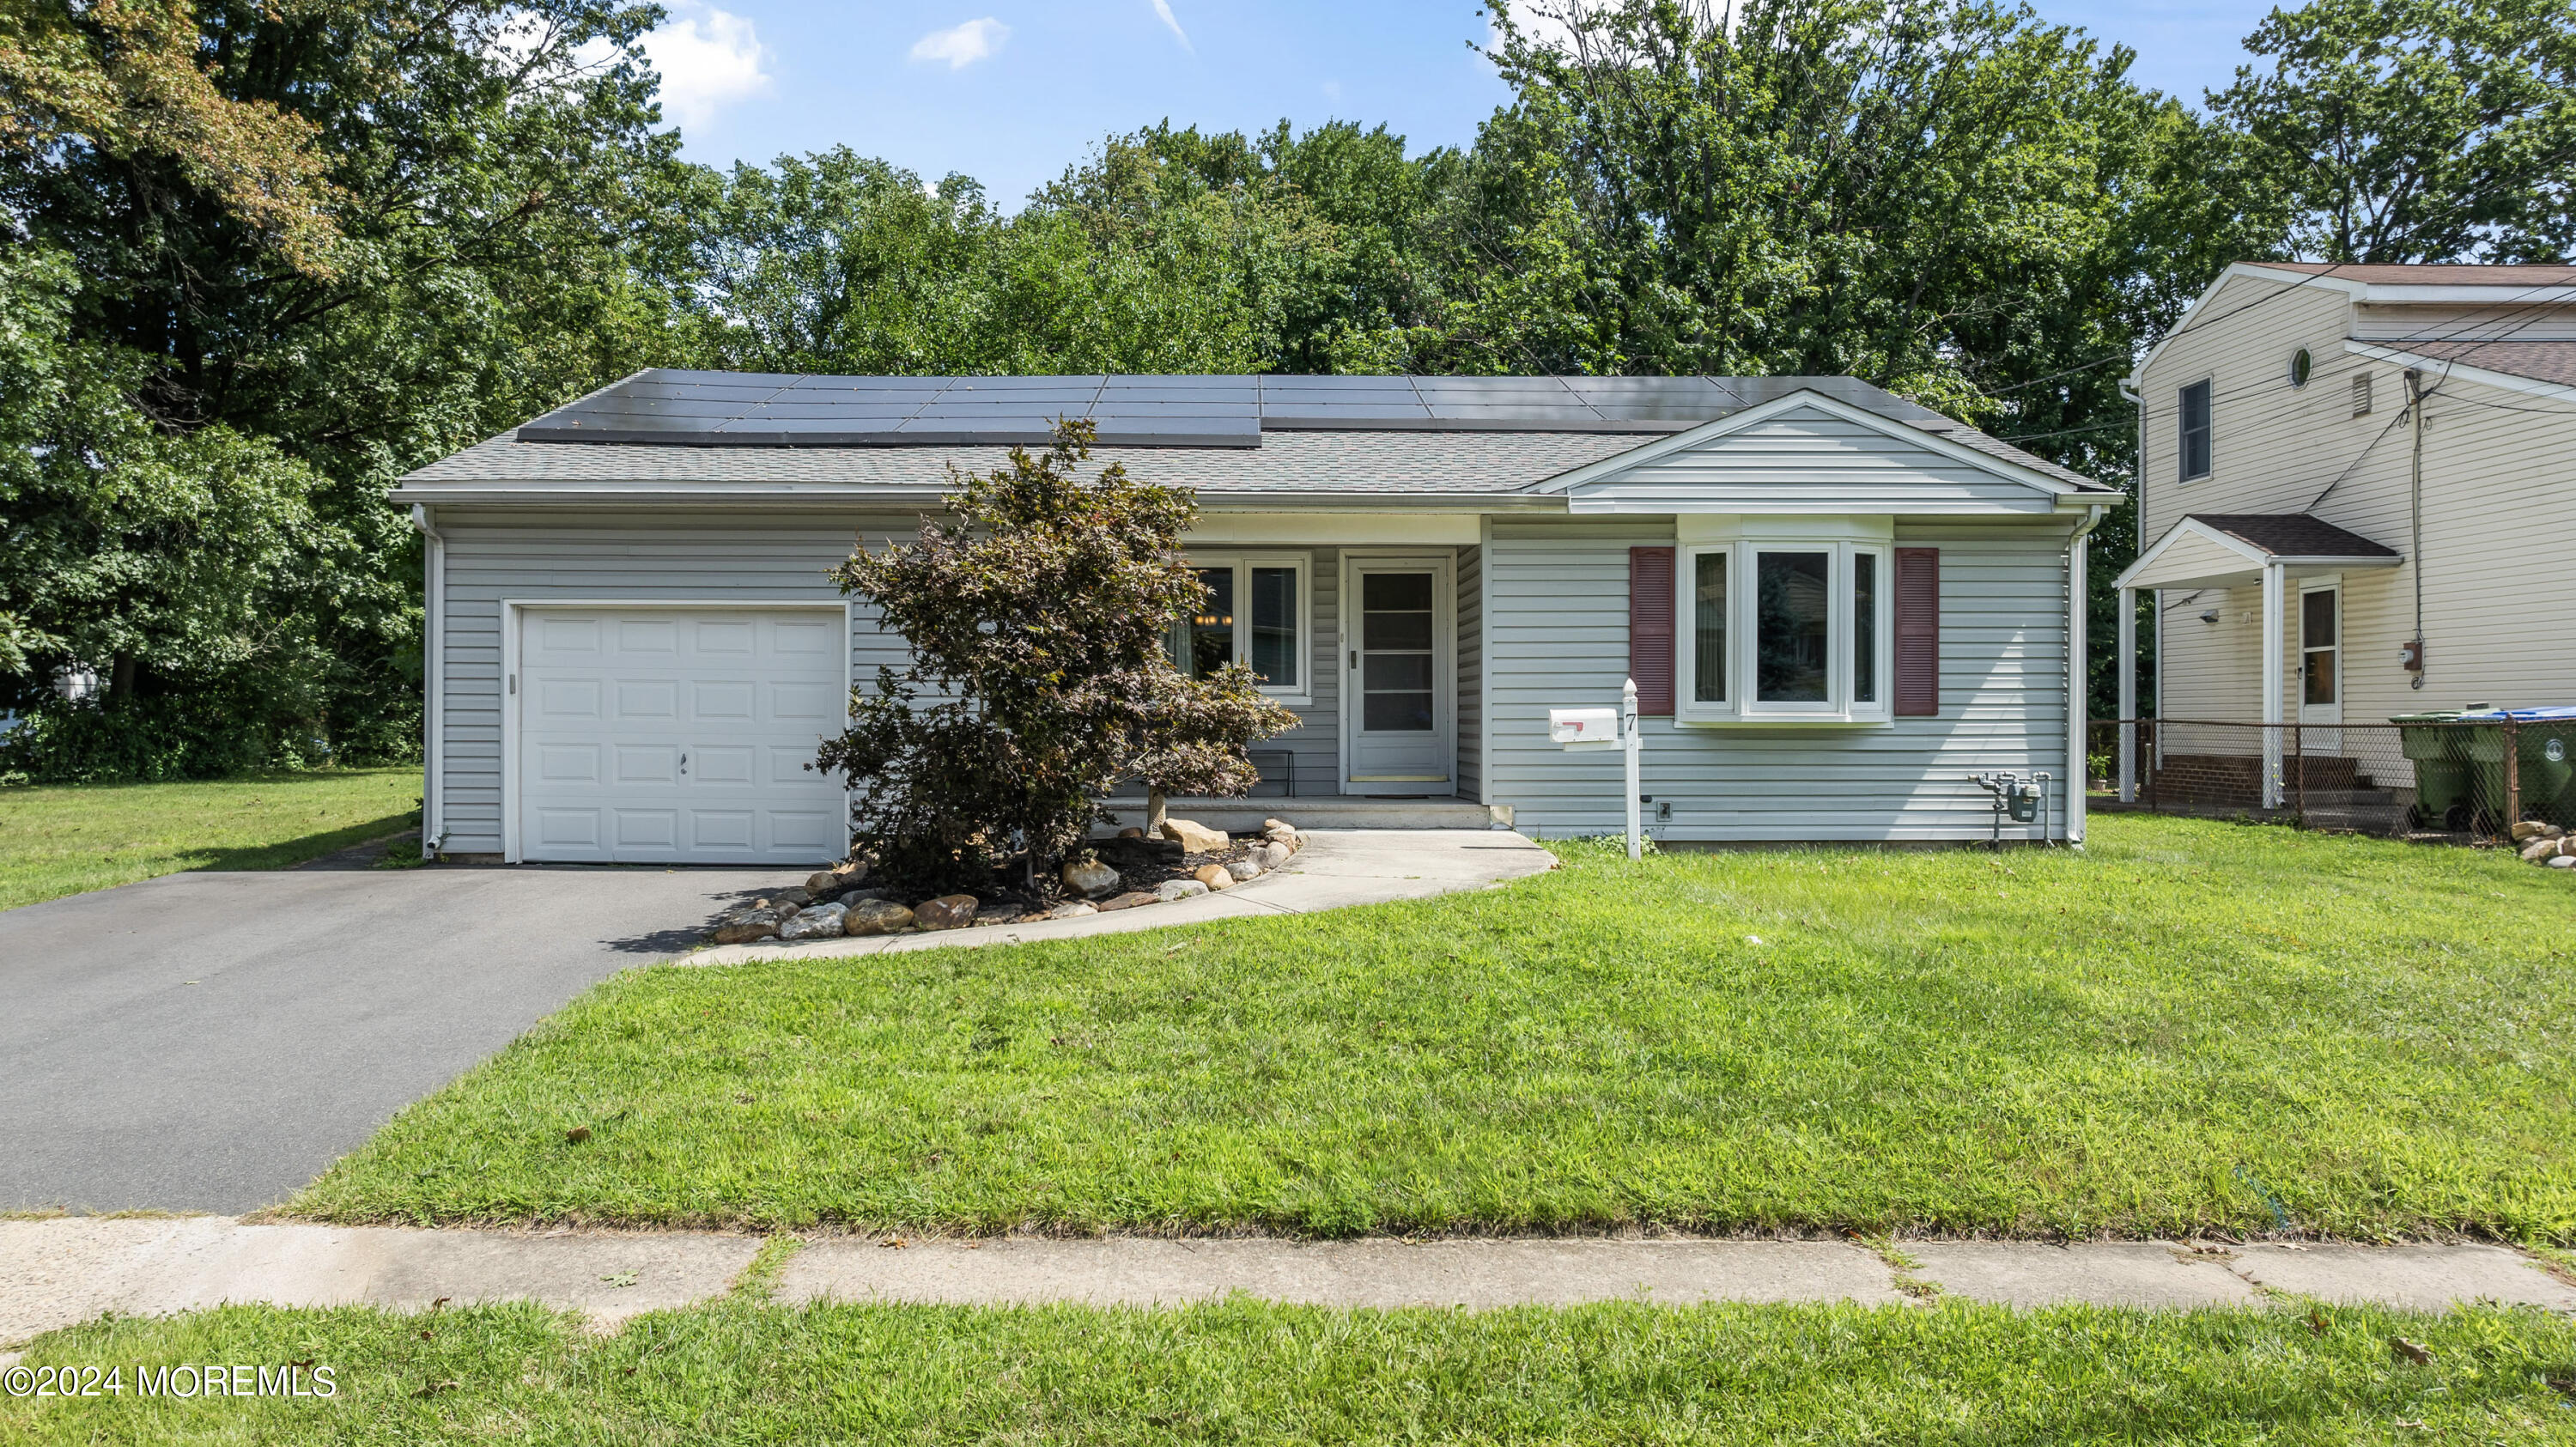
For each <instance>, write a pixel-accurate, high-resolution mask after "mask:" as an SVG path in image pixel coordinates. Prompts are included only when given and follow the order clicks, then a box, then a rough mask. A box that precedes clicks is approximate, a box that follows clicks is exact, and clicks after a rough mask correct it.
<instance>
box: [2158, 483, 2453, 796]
mask: <svg viewBox="0 0 2576 1447" xmlns="http://www.w3.org/2000/svg"><path fill="white" fill-rule="evenodd" d="M2402 561H2404V559H2403V558H2402V557H2401V556H2400V555H2399V553H2398V551H2397V550H2396V549H2395V548H2392V547H2388V546H2386V545H2385V544H2382V543H2375V542H2372V541H2371V540H2370V539H2368V538H2365V537H2363V536H2362V535H2361V534H2359V533H2356V532H2353V531H2351V530H2349V529H2346V528H2340V527H2337V526H2335V525H2334V524H2333V523H2330V522H2327V521H2325V520H2324V519H2323V518H2319V517H2314V516H2311V515H2310V514H2307V513H2194V514H2190V515H2188V516H2186V517H2184V518H2183V520H2182V521H2180V522H2178V523H2176V524H2174V525H2173V528H2172V530H2171V531H2169V532H2167V533H2166V534H2165V535H2164V536H2163V537H2161V538H2158V539H2157V540H2156V542H2155V545H2154V546H2153V547H2150V548H2148V549H2147V550H2146V552H2144V553H2142V554H2140V555H2139V557H2138V560H2137V561H2136V562H2134V563H2131V564H2130V565H2129V567H2128V569H2127V571H2125V572H2123V573H2121V574H2120V577H2119V583H2118V586H2119V590H2120V610H2119V616H2120V642H2119V652H2120V661H2119V679H2120V717H2121V718H2123V719H2128V718H2134V717H2135V716H2136V715H2137V711H2138V683H2137V679H2138V611H2137V602H2138V590H2139V589H2141V588H2146V589H2153V590H2157V591H2170V590H2177V589H2190V588H2212V589H2215V588H2249V587H2253V586H2255V585H2257V584H2260V585H2261V586H2262V589H2263V655H2262V669H2263V723H2264V724H2265V725H2266V727H2265V728H2264V730H2263V805H2264V807H2265V808H2277V807H2279V806H2280V803H2281V801H2282V797H2283V792H2284V791H2283V787H2282V778H2281V731H2280V725H2281V724H2282V723H2283V722H2284V719H2283V710H2284V707H2285V700H2284V698H2283V694H2282V687H2281V680H2282V677H2283V669H2284V666H2285V663H2286V658H2285V652H2286V649H2287V640H2286V636H2285V630H2284V627H2283V617H2282V608H2283V606H2284V599H2285V595H2286V593H2287V588H2288V584H2289V583H2290V582H2292V581H2294V580H2296V579H2300V578H2308V577H2316V576H2321V575H2324V574H2329V573H2335V574H2340V573H2347V572H2352V571H2355V570H2358V569H2364V568H2393V567H2396V566H2397V565H2398V564H2399V563H2400V562H2402ZM2137 779H2138V760H2137V730H2136V728H2135V727H2134V726H2132V725H2128V724H2123V725H2121V728H2120V798H2121V799H2122V800H2124V801H2127V800H2134V799H2135V798H2136V797H2137V792H2138V789H2137Z"/></svg>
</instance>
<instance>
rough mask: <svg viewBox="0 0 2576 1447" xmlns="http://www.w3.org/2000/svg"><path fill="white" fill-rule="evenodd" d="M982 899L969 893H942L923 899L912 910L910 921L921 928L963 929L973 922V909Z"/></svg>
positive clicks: (974, 909) (976, 907)
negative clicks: (932, 897) (935, 897)
mask: <svg viewBox="0 0 2576 1447" xmlns="http://www.w3.org/2000/svg"><path fill="white" fill-rule="evenodd" d="M981 904H982V901H980V900H978V899H976V898H975V896H973V895H971V894H943V895H941V896H939V897H938V898H937V899H927V900H923V901H922V902H921V904H920V905H919V906H917V907H916V908H915V909H914V910H913V912H912V922H913V923H914V924H917V925H919V926H921V927H922V928H923V929H964V928H965V927H966V926H968V925H970V924H973V923H974V922H975V911H976V910H977V909H978V908H979V907H980V906H981Z"/></svg>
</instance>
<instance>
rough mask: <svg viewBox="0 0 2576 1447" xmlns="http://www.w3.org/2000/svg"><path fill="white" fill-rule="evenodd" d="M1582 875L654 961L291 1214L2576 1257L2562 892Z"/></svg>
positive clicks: (2255, 850)
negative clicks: (2342, 1247) (2443, 1241)
mask: <svg viewBox="0 0 2576 1447" xmlns="http://www.w3.org/2000/svg"><path fill="white" fill-rule="evenodd" d="M1561 853H1562V857H1563V859H1564V861H1565V867H1564V868H1563V869H1561V870H1559V871H1557V872H1555V873H1552V874H1548V875H1545V876H1542V877H1540V878H1537V879H1533V880H1529V881H1526V882H1523V883H1521V884H1518V885H1515V886H1513V887H1511V888H1509V889H1504V890H1494V891H1485V892H1479V893H1474V894H1467V895H1455V896H1450V897H1448V898H1445V899H1440V900H1432V901H1425V902H1420V903H1408V904H1401V905H1387V906H1379V907H1372V908H1366V909H1354V910H1344V911H1338V912H1333V913H1329V914H1322V915H1313V916H1305V917H1298V918H1281V919H1270V920H1258V921H1243V922H1236V923H1228V924H1220V925H1213V926H1206V927H1201V928H1198V929H1194V930H1191V931H1188V932H1186V933H1177V934H1161V933H1146V934H1136V935H1125V936H1115V937H1109V938H1103V939H1097V940H1088V941H1080V942H1065V943H1057V944H1046V945H1028V946H1020V947H1013V948H984V949H946V950H925V951H918V952H907V953H901V954H892V955H879V956H875V957H871V958H866V959H861V960H852V961H827V962H809V961H798V962H786V961H779V962H767V963H758V964H753V965H748V966H743V967H740V968H717V969H689V968H681V967H657V968H652V969H646V970H638V971H634V972H631V973H629V974H626V975H623V976H620V977H618V978H616V979H613V980H611V981H608V982H606V983H604V984H602V985H601V986H599V987H598V988H596V989H594V990H593V991H591V992H590V993H589V994H587V995H586V996H584V997H583V998H582V999H580V1000H579V1001H577V1002H575V1003H574V1004H573V1005H572V1006H570V1007H569V1008H567V1009H566V1010H564V1011H563V1012H562V1013H561V1014H559V1015H557V1016H556V1017H554V1018H553V1019H551V1020H549V1021H547V1022H546V1023H544V1024H542V1025H540V1026H539V1027H538V1028H536V1029H535V1030H533V1031H531V1032H530V1033H529V1034H528V1035H527V1036H525V1037H524V1038H522V1039H521V1040H519V1041H518V1042H517V1043H515V1044H514V1045H512V1046H511V1047H510V1048H509V1049H507V1050H506V1051H504V1052H503V1053H502V1054H500V1055H499V1056H497V1057H495V1058H494V1059H492V1060H491V1061H488V1062H486V1063H485V1064H484V1065H483V1066H481V1067H480V1068H478V1069H476V1070H474V1071H472V1072H471V1073H469V1074H467V1075H466V1076H464V1077H463V1078H461V1079H459V1080H458V1081H456V1082H455V1083H453V1084H452V1085H450V1086H449V1087H448V1088H446V1089H445V1090H442V1091H440V1092H439V1093H437V1094H436V1095H434V1096H431V1097H429V1098H428V1099H426V1100H424V1101H422V1102H419V1103H418V1104H415V1105H414V1106H412V1107H411V1108H410V1109H408V1110H406V1111H404V1112H403V1113H402V1114H401V1115H399V1116H397V1117H396V1118H395V1119H394V1121H393V1122H392V1123H390V1124H389V1125H388V1126H387V1127H386V1128H385V1129H384V1130H383V1131H382V1132H381V1133H380V1134H379V1135H377V1136H376V1137H375V1139H373V1140H372V1141H370V1142H369V1143H368V1144H367V1145H365V1146H363V1147H362V1148H360V1149H359V1150H358V1151H356V1152H355V1153H353V1154H351V1155H350V1156H348V1157H345V1158H344V1159H342V1160H341V1161H340V1162H339V1163H337V1164H335V1165H334V1166H332V1167H331V1168H330V1170H329V1171H327V1172H326V1173H325V1174H324V1175H323V1176H322V1178H321V1179H320V1180H319V1181H317V1182H316V1183H315V1184H314V1185H313V1186H312V1187H311V1188H309V1189H308V1190H307V1191H305V1192H304V1193H303V1194H302V1195H301V1196H299V1197H298V1198H297V1199H296V1200H295V1201H294V1202H293V1203H292V1204H291V1207H290V1209H291V1210H292V1211H293V1212H295V1213H298V1214H302V1215H306V1216H312V1217H318V1218H322V1219H327V1220H335V1221H381V1220H414V1221H424V1222H427V1221H529V1220H538V1221H556V1220H588V1221H618V1222H634V1223H740V1224H748V1225H754V1226H795V1225H803V1224H807V1223H813V1222H824V1221H840V1222H850V1223H857V1224H862V1225H905V1226H929V1227H944V1228H954V1229H961V1230H967V1231H979V1232H987V1231H998V1230H1002V1229H1005V1228H1011V1227H1021V1226H1035V1227H1043V1228H1054V1229H1071V1230H1094V1229H1101V1228H1110V1227H1125V1228H1137V1229H1145V1230H1172V1229H1194V1228H1228V1227H1244V1226H1250V1227H1258V1228H1267V1229H1273V1230H1283V1231H1290V1232H1304V1233H1315V1234H1324V1235H1338V1234H1350V1233H1361V1232H1377V1231H1415V1230H1421V1231H1444V1230H1480V1229H1501V1230H1522V1231H1526V1230H1547V1229H1556V1228H1586V1227H1601V1226H1612V1225H1618V1224H1623V1223H1632V1222H1647V1223H1659V1224H1663V1225H1668V1226H1674V1227H1684V1228H1694V1229H1703V1230H1719V1231H1733V1230H1744V1229H1757V1230H1770V1229H1777V1228H1829V1229H1831V1228H1851V1229H1858V1230H1862V1231H1868V1232H1879V1231H1894V1232H1904V1231H1925V1232H1976V1231H1992V1232H2002V1233H2009V1234H2014V1235H2043V1236H2044V1235H2053V1234H2057V1233H2066V1234H2076V1235H2083V1234H2148V1233H2154V1234H2167V1233H2183V1232H2189V1231H2193V1230H2198V1229H2202V1228H2221V1229H2228V1230H2236V1231H2252V1232H2268V1231H2272V1230H2274V1229H2276V1228H2278V1227H2283V1226H2286V1227H2289V1228H2292V1229H2296V1230H2302V1231H2314V1232H2320V1233H2326V1234H2331V1235H2336V1236H2345V1237H2357V1238H2365V1239H2376V1238H2384V1237H2390V1236H2399V1235H2413V1234H2418V1233H2426V1232H2440V1231H2461V1232H2469V1233H2477V1234H2487V1235H2494V1236H2499V1237H2504V1238H2507V1239H2516V1240H2524V1241H2555V1242H2562V1243H2563V1242H2567V1241H2570V1240H2576V1131H2571V1129H2570V1128H2569V1124H2568V1123H2569V1120H2570V1118H2571V1117H2570V1115H2569V1104H2570V1101H2569V1094H2570V1088H2571V1081H2576V889H2571V888H2570V883H2571V882H2570V881H2569V880H2568V879H2566V878H2565V877H2563V876H2561V875H2559V874H2558V873H2556V872H2554V871H2542V870H2538V869H2533V868H2530V867H2528V866H2525V865H2522V864H2520V863H2518V862H2516V861H2515V860H2514V859H2513V858H2512V857H2511V856H2510V855H2507V854H2504V853H2501V852H2472V851H2467V850H2458V849H2440V848H2426V847H2421V846H2406V845H2400V844H2394V843H2388V842H2383V841H2376V840H2365V839H2353V838H2333V837H2325V836H2319V835H2306V834H2300V833H2297V832H2294V831H2291V830H2288V829H2282V828H2258V827H2251V826H2244V825H2233V824H2222V823H2211V822H2204V821H2194V820H2176V819H2158V818H2147V817H2137V816H2127V817H2115V818H2104V819H2099V820H2097V821H2096V823H2095V834H2094V843H2093V847H2092V849H2091V851H2090V852H2089V853H2086V854H2082V855H2076V854H2070V853H2065V852H2054V853H2030V852H2024V853H2016V854H2008V855H2004V856H2001V857H1997V856H1990V855H1988V854H1985V853H1983V852H1979V851H1942V852H1875V851H1867V850H1854V849H1836V850H1807V851H1797V852H1779V853H1733V854H1674V855H1666V856H1662V857H1657V858H1652V859H1650V860H1648V861H1647V862H1646V863H1645V864H1644V865H1643V866H1642V867H1637V866H1630V865H1628V864H1627V863H1626V862H1625V861H1624V860H1623V859H1620V858H1618V857H1617V856H1616V855H1615V854H1613V853H1611V852H1608V851H1604V850H1601V849H1598V848H1594V847H1591V846H1572V847H1568V848H1566V849H1564V850H1562V851H1561ZM574 1127H587V1128H588V1134H587V1138H586V1139H584V1140H582V1141H580V1142H578V1143H576V1142H573V1141H570V1140H568V1139H567V1137H566V1133H567V1131H569V1130H571V1129H573V1128H574Z"/></svg>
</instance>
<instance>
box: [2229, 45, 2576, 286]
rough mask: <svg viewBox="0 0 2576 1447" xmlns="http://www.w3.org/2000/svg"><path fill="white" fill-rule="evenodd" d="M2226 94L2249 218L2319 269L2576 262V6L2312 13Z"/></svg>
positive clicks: (2234, 191) (2240, 205)
mask: <svg viewBox="0 0 2576 1447" xmlns="http://www.w3.org/2000/svg"><path fill="white" fill-rule="evenodd" d="M2245 48H2246V49H2247V50H2248V51H2250V52H2252V53H2253V54H2254V55H2256V56H2257V57H2260V58H2261V59H2262V62H2263V63H2261V64H2257V65H2252V66H2246V67H2244V68H2241V69H2239V70H2238V71H2237V73H2236V82H2235V84H2233V85H2231V86H2229V87H2228V88H2227V89H2226V90H2225V91H2223V92H2219V93H2216V94H2213V95H2212V96H2211V97H2210V98H2209V99H2210V104H2211V107H2212V110H2213V112H2214V113H2215V115H2216V116H2217V117H2218V118H2219V119H2220V120H2221V121H2222V122H2223V123H2224V124H2225V126H2226V127H2227V128H2228V130H2229V131H2230V132H2231V133H2232V139H2233V140H2234V142H2235V146H2234V154H2232V155H2231V156H2229V157H2228V158H2227V161H2228V164H2227V165H2225V166H2224V167H2223V168H2216V169H2213V171H2212V173H2211V176H2210V180H2211V182H2212V184H2213V191H2214V193H2215V197H2216V199H2218V200H2220V202H2221V203H2222V206H2223V207H2224V208H2225V209H2228V210H2232V211H2233V212H2235V214H2236V215H2237V216H2238V217H2239V218H2241V220H2242V221H2243V222H2250V223H2252V224H2254V225H2256V226H2258V227H2264V228H2268V229H2270V230H2272V231H2273V232H2274V233H2275V234H2276V235H2278V236H2279V238H2280V243H2279V244H2280V246H2281V248H2282V249H2283V250H2286V251H2287V252H2289V253H2291V254H2295V255H2298V256H2302V257H2306V258H2310V259H2313V260H2319V261H2343V262H2382V263H2384V262H2399V263H2403V262H2438V261H2487V262H2529V261H2559V260H2563V259H2565V258H2566V257H2567V256H2569V255H2570V254H2571V253H2576V211H2571V206H2570V202H2571V199H2572V198H2571V188H2576V3H2571V0H2311V3H2309V4H2308V5H2306V6H2304V7H2302V8H2300V9H2297V10H2275V11H2273V12H2272V13H2271V14H2270V15H2269V16H2267V17H2265V19H2264V21H2263V23H2262V24H2261V25H2259V26H2257V27H2256V28H2255V31H2254V33H2253V34H2252V35H2250V36H2248V37H2247V38H2246V41H2245Z"/></svg>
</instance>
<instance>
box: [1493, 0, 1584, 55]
mask: <svg viewBox="0 0 2576 1447" xmlns="http://www.w3.org/2000/svg"><path fill="white" fill-rule="evenodd" d="M1582 13H1583V0H1517V3H1515V4H1514V5H1513V6H1512V24H1514V25H1516V26H1518V27H1520V32H1521V34H1522V36H1523V37H1524V38H1526V39H1527V40H1528V41H1529V42H1530V43H1531V44H1532V45H1535V46H1537V47H1538V48H1539V49H1541V50H1554V51H1558V52H1561V53H1563V54H1566V55H1571V54H1573V53H1574V26H1573V25H1572V23H1571V21H1572V19H1573V17H1575V16H1579V15H1581V14H1582ZM1485 31H1486V40H1487V43H1488V44H1489V45H1490V46H1491V47H1492V48H1493V49H1494V50H1497V51H1499V50H1501V49H1502V48H1503V18H1502V17H1501V16H1499V15H1493V16H1491V17H1490V18H1489V19H1487V20H1486V22H1485Z"/></svg>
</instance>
